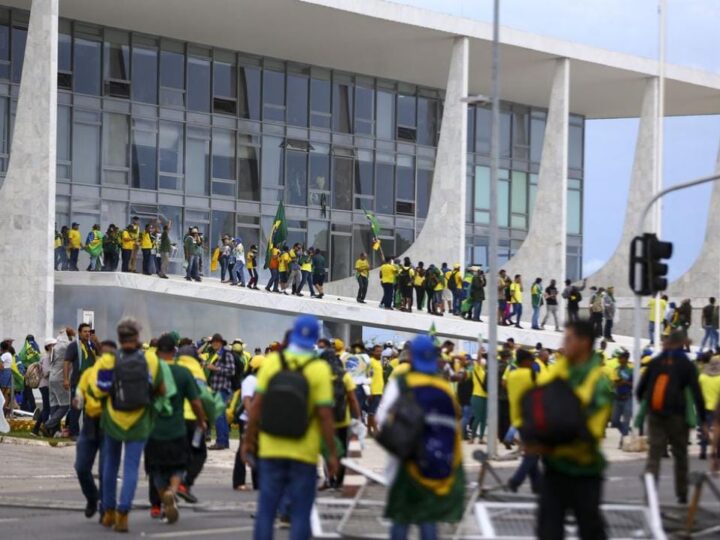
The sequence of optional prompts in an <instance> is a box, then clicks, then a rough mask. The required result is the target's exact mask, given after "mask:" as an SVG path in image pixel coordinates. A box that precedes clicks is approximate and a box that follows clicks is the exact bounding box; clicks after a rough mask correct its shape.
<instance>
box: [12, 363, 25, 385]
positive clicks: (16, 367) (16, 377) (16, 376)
mask: <svg viewBox="0 0 720 540" xmlns="http://www.w3.org/2000/svg"><path fill="white" fill-rule="evenodd" d="M21 369H22V371H21ZM10 372H11V373H12V378H13V390H14V391H15V392H22V391H23V390H24V389H25V375H24V374H23V373H24V372H25V367H24V366H23V365H22V364H21V363H20V362H18V357H17V355H15V358H13V360H12V365H11V366H10Z"/></svg>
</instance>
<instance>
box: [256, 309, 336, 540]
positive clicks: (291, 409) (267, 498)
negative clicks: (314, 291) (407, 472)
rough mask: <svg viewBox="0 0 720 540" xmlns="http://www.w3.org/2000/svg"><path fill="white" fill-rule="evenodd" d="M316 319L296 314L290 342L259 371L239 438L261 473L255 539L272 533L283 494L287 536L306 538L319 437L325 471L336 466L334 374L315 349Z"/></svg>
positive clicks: (264, 538) (332, 472) (332, 473)
mask: <svg viewBox="0 0 720 540" xmlns="http://www.w3.org/2000/svg"><path fill="white" fill-rule="evenodd" d="M319 337H320V323H319V321H318V320H317V318H315V317H313V316H312V315H301V316H300V317H298V318H297V319H296V320H295V323H294V324H293V329H292V331H291V332H290V333H289V336H288V345H287V347H286V348H285V349H284V350H280V351H279V352H278V353H272V354H270V355H269V356H267V357H266V358H265V361H264V362H263V364H262V367H261V368H260V371H259V372H258V380H257V386H256V389H255V397H254V398H253V401H252V405H251V408H250V414H249V420H248V426H247V431H246V433H245V437H244V438H243V443H242V447H243V449H242V454H243V457H244V460H245V462H246V463H248V464H250V465H251V466H252V465H253V464H254V463H255V459H256V458H255V456H257V458H258V460H257V466H258V470H259V474H260V494H259V496H258V508H257V514H256V516H255V531H254V538H255V540H268V539H271V538H272V537H273V530H274V524H275V517H276V515H277V512H278V507H279V505H280V500H281V498H283V495H284V496H285V497H287V498H288V500H289V503H290V506H289V508H290V516H289V517H290V538H298V539H299V538H310V535H311V531H310V512H311V510H312V507H313V504H314V501H315V491H316V490H315V482H316V475H317V472H316V467H317V461H318V455H319V454H320V449H321V444H320V443H321V441H324V443H325V451H326V453H327V454H326V463H327V468H328V475H329V476H331V477H332V476H335V475H336V474H337V472H338V458H337V455H336V452H335V437H334V427H333V424H334V420H333V408H332V404H333V391H332V382H331V380H332V374H331V371H330V366H329V365H328V363H327V362H325V361H323V360H321V359H319V358H318V357H317V355H316V353H315V343H316V342H317V340H318V338H319Z"/></svg>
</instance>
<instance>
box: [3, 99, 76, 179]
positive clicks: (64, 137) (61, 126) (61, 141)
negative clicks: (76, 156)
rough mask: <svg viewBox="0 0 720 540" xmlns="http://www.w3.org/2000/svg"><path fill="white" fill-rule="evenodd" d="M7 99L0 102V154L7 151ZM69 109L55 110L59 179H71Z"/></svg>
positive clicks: (60, 106)
mask: <svg viewBox="0 0 720 540" xmlns="http://www.w3.org/2000/svg"><path fill="white" fill-rule="evenodd" d="M6 111H7V98H3V100H2V101H0V138H1V139H2V140H0V152H2V153H5V152H6V151H7V147H6V146H5V143H6V133H7V125H6V124H7V122H5V121H4V120H6V119H7V112H6ZM70 114H71V109H70V107H66V106H63V105H58V108H57V156H56V157H57V163H58V166H57V177H58V178H59V179H67V180H69V179H70V178H72V173H71V171H70V160H71V159H72V158H71V156H70V133H71V126H70Z"/></svg>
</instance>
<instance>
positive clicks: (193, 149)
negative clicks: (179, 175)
mask: <svg viewBox="0 0 720 540" xmlns="http://www.w3.org/2000/svg"><path fill="white" fill-rule="evenodd" d="M185 153H186V156H185V157H186V161H185V177H186V178H187V192H188V193H189V194H191V195H207V192H208V178H209V176H210V132H209V130H208V129H206V128H200V127H194V126H189V127H188V128H187V149H186V152H185Z"/></svg>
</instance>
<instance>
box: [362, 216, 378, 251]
mask: <svg viewBox="0 0 720 540" xmlns="http://www.w3.org/2000/svg"><path fill="white" fill-rule="evenodd" d="M365 217H366V218H367V220H368V221H369V222H370V232H371V233H372V248H373V250H374V251H377V250H378V249H380V223H378V220H377V218H376V217H375V214H373V213H372V212H368V211H367V210H365Z"/></svg>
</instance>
